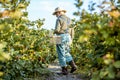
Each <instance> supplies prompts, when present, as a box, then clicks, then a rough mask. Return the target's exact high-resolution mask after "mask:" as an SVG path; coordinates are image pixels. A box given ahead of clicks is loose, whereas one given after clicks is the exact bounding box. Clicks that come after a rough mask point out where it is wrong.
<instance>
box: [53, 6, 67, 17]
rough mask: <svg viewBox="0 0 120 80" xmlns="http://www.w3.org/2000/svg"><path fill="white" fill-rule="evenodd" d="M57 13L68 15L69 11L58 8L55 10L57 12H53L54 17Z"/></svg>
mask: <svg viewBox="0 0 120 80" xmlns="http://www.w3.org/2000/svg"><path fill="white" fill-rule="evenodd" d="M57 12H64V13H66V12H67V11H66V10H63V9H61V8H59V7H57V8H55V12H53V15H55V14H56V13H57Z"/></svg>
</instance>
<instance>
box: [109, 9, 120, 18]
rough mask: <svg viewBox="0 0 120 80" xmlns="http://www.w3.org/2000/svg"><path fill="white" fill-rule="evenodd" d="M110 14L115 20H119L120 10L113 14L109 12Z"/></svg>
mask: <svg viewBox="0 0 120 80" xmlns="http://www.w3.org/2000/svg"><path fill="white" fill-rule="evenodd" d="M108 13H109V15H110V16H112V17H113V18H118V17H119V16H120V12H119V11H118V10H114V11H111V12H108Z"/></svg>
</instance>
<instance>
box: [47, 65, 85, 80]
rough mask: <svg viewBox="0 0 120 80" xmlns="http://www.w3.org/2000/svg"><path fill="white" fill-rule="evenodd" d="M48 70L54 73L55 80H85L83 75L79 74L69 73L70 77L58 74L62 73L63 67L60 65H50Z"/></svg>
mask: <svg viewBox="0 0 120 80" xmlns="http://www.w3.org/2000/svg"><path fill="white" fill-rule="evenodd" d="M48 70H50V71H51V72H53V73H54V76H53V79H54V80H83V79H81V75H80V74H77V73H69V74H68V75H63V74H58V73H60V72H61V67H60V66H59V65H58V64H49V65H48ZM69 71H70V70H69ZM48 80H49V79H48Z"/></svg>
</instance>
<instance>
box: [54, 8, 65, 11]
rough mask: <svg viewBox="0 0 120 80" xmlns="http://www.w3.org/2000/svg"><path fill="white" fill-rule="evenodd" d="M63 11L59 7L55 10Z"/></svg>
mask: <svg viewBox="0 0 120 80" xmlns="http://www.w3.org/2000/svg"><path fill="white" fill-rule="evenodd" d="M62 10H63V9H61V8H60V7H57V8H55V11H62Z"/></svg>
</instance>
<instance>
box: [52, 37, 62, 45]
mask: <svg viewBox="0 0 120 80" xmlns="http://www.w3.org/2000/svg"><path fill="white" fill-rule="evenodd" d="M50 43H51V44H61V36H53V37H51V38H50Z"/></svg>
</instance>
